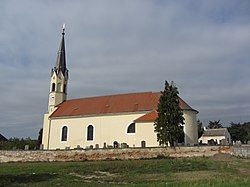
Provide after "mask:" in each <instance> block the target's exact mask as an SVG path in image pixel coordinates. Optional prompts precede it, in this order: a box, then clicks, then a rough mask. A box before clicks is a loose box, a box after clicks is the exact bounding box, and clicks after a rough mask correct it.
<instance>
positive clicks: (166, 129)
mask: <svg viewBox="0 0 250 187" xmlns="http://www.w3.org/2000/svg"><path fill="white" fill-rule="evenodd" d="M178 94H179V92H178V89H177V87H176V86H174V84H173V82H172V83H171V85H170V84H169V83H168V82H167V81H165V89H164V91H163V92H161V96H160V99H159V103H158V109H157V113H158V117H157V119H156V120H155V123H154V126H155V132H156V133H157V141H158V142H159V144H160V145H167V144H168V142H169V143H170V146H171V147H173V146H174V142H176V141H177V140H178V139H179V138H180V136H181V134H182V133H183V130H182V127H181V124H184V117H183V112H182V110H181V108H180V105H179V97H178Z"/></svg>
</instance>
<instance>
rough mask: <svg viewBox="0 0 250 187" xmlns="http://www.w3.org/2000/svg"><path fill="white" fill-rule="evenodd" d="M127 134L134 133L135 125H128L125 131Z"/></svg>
mask: <svg viewBox="0 0 250 187" xmlns="http://www.w3.org/2000/svg"><path fill="white" fill-rule="evenodd" d="M127 133H135V123H130V125H129V126H128V129H127Z"/></svg>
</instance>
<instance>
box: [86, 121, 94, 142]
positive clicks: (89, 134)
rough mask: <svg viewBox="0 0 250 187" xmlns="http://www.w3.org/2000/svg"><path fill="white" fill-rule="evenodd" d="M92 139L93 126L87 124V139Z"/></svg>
mask: <svg viewBox="0 0 250 187" xmlns="http://www.w3.org/2000/svg"><path fill="white" fill-rule="evenodd" d="M93 139H94V127H93V125H89V126H88V128H87V140H93Z"/></svg>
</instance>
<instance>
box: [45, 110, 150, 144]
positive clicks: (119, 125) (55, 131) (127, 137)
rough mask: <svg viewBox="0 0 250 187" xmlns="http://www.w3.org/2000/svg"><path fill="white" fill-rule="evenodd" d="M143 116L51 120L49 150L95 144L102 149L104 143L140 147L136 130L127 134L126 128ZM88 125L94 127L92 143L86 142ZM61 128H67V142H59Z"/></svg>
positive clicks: (128, 115) (137, 114)
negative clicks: (115, 142)
mask: <svg viewBox="0 0 250 187" xmlns="http://www.w3.org/2000/svg"><path fill="white" fill-rule="evenodd" d="M144 114H145V112H143V113H136V114H123V115H122V114H120V115H107V116H98V117H82V118H65V119H52V120H51V125H50V135H49V149H65V148H66V147H70V148H71V149H73V148H76V147H77V146H78V145H79V146H81V147H83V148H85V147H87V146H90V145H93V146H94V147H95V145H96V144H99V147H100V148H102V147H103V145H104V143H106V145H113V143H114V141H117V142H118V143H127V144H128V145H129V147H133V146H136V147H140V146H141V142H140V141H136V139H137V138H140V137H138V136H137V131H138V130H137V129H136V133H135V134H128V133H127V127H128V125H129V124H130V123H132V122H133V120H135V119H137V118H138V117H140V116H142V115H144ZM90 124H91V125H93V126H94V139H93V141H87V127H88V125H90ZM63 126H67V127H68V138H67V141H61V131H62V127H63ZM141 130H142V129H141ZM144 132H145V131H144ZM150 133H153V131H151V132H150V130H149V132H147V133H146V134H147V135H149V134H150ZM141 134H143V133H141ZM144 136H145V134H144ZM149 136H150V135H149ZM131 137H132V138H131ZM133 137H134V138H133ZM135 142H136V143H135Z"/></svg>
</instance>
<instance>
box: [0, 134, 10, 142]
mask: <svg viewBox="0 0 250 187" xmlns="http://www.w3.org/2000/svg"><path fill="white" fill-rule="evenodd" d="M7 140H8V139H7V138H5V137H4V136H3V135H2V134H0V141H7Z"/></svg>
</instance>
